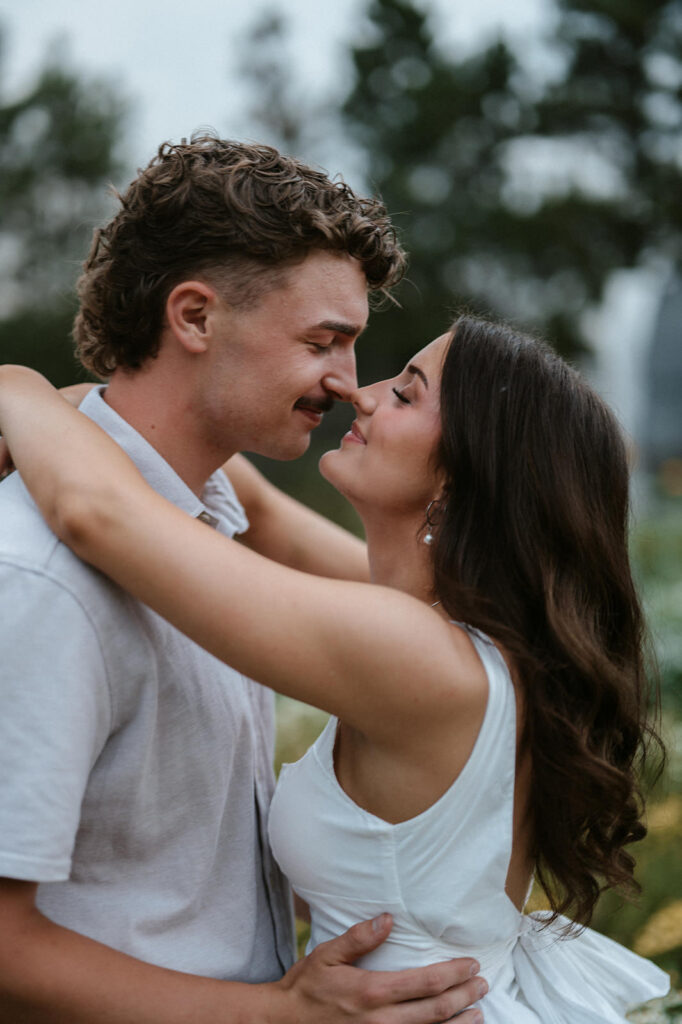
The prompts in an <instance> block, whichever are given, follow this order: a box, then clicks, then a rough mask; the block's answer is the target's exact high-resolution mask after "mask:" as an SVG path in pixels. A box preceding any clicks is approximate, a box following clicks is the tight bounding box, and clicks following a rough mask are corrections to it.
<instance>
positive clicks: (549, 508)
mask: <svg viewBox="0 0 682 1024" xmlns="http://www.w3.org/2000/svg"><path fill="white" fill-rule="evenodd" d="M441 422H442V437H441V441H440V446H439V452H438V459H439V463H440V466H441V467H442V469H443V470H444V473H445V477H446V484H445V488H444V492H443V496H442V502H441V504H440V507H439V511H438V517H437V521H436V523H435V526H432V527H431V532H432V534H433V535H434V541H433V545H432V547H431V552H432V557H433V561H434V572H435V591H436V595H437V596H438V597H439V598H440V600H441V601H442V604H443V606H444V607H445V609H446V610H447V611H448V613H449V614H450V616H451V617H452V618H453V619H458V620H464V621H466V622H468V623H470V624H471V625H472V626H474V627H476V628H479V629H481V630H482V631H483V632H485V633H487V634H488V635H489V636H491V637H492V638H493V639H495V640H496V641H498V642H499V643H500V644H502V645H503V646H504V647H505V648H506V649H507V650H508V651H509V652H510V654H511V656H512V658H513V661H514V665H515V669H516V672H517V675H518V679H519V681H520V684H521V686H522V688H523V700H524V705H525V720H524V731H523V736H522V745H523V746H522V749H524V750H526V751H528V752H529V753H530V758H531V764H532V769H531V793H530V816H531V824H532V829H533V836H534V853H535V861H536V874H537V878H538V880H539V882H540V883H541V885H542V887H543V888H544V890H545V892H546V894H547V897H548V899H549V902H550V906H551V908H552V911H553V914H552V917H551V919H552V920H553V919H554V918H555V917H556V915H557V914H559V913H562V914H563V913H569V914H570V915H571V916H572V917H573V918H574V920H576V921H577V922H579V923H580V924H586V923H587V922H589V920H590V918H591V915H592V911H593V909H594V906H595V903H596V901H597V898H598V896H599V893H600V892H601V891H602V890H603V889H605V888H610V887H617V888H620V889H622V890H624V891H625V892H626V893H628V892H630V893H631V892H636V891H638V886H637V884H636V882H635V880H634V878H633V868H634V859H633V857H632V856H631V854H630V853H628V852H627V851H626V849H625V847H626V845H627V844H628V843H631V842H633V841H635V840H638V839H641V838H642V837H643V836H644V835H645V834H646V828H645V826H644V824H643V822H642V813H643V803H642V797H641V791H640V785H639V781H638V779H639V777H640V772H641V770H642V768H643V766H644V761H645V759H646V756H647V752H649V753H650V752H651V751H650V748H651V746H652V743H653V745H654V746H655V747H656V748H657V750H658V751H659V752H660V754H661V756H662V755H663V747H662V744H661V743H660V740H659V738H658V736H657V735H656V732H655V730H654V728H653V726H652V725H651V724H650V723H649V721H648V718H647V716H648V711H649V706H650V696H651V694H650V692H649V690H650V683H649V682H648V677H647V671H646V668H645V663H644V655H643V651H644V650H645V649H646V644H645V630H644V623H643V617H642V611H641V608H640V604H639V601H638V597H637V593H636V590H635V587H634V584H633V580H632V575H631V571H630V564H629V556H628V536H627V534H628V502H629V479H628V476H629V474H628V466H627V455H626V449H625V445H624V442H623V438H622V436H621V432H620V429H619V426H618V424H617V422H616V420H615V418H614V416H613V414H612V413H611V412H610V410H609V409H608V407H607V406H606V405H605V403H604V402H603V401H602V400H601V399H600V398H599V396H598V395H597V394H596V393H595V392H594V391H593V390H592V389H591V388H590V387H589V385H588V384H587V383H586V382H585V381H584V380H583V379H582V378H581V377H580V376H579V374H578V373H577V372H576V371H575V370H573V369H572V368H571V367H570V366H568V365H567V364H566V363H565V362H564V361H563V360H561V359H560V358H559V357H558V356H557V355H556V354H555V353H553V352H552V351H551V349H549V348H548V347H547V346H545V345H544V344H542V343H541V342H539V341H537V340H535V339H533V338H530V337H527V336H524V335H521V334H519V333H516V332H514V331H512V330H511V329H510V328H507V327H506V326H501V325H496V324H490V323H487V322H485V321H483V320H479V319H477V318H473V317H469V316H463V317H460V318H459V319H458V320H457V321H456V323H455V325H454V328H453V333H452V340H451V343H450V345H449V348H448V352H447V354H446V357H445V360H444V365H443V372H442V383H441ZM653 689H654V690H655V689H656V687H655V685H654V686H653ZM661 763H662V761H661Z"/></svg>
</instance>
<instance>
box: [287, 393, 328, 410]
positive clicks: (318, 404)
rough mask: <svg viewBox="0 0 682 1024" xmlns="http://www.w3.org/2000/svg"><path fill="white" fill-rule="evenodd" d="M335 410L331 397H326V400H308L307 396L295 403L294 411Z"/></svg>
mask: <svg viewBox="0 0 682 1024" xmlns="http://www.w3.org/2000/svg"><path fill="white" fill-rule="evenodd" d="M333 408H334V399H333V398H332V396H331V395H325V396H324V398H307V397H306V396H305V395H304V396H303V398H299V400H298V401H297V402H295V403H294V409H310V410H312V412H320V413H325V412H330V410H331V409H333Z"/></svg>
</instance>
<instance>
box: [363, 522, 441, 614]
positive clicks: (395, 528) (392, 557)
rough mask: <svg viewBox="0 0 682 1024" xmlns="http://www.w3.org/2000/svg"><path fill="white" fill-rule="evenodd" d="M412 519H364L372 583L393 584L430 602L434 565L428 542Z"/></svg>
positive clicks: (395, 587)
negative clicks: (419, 534) (391, 520)
mask: <svg viewBox="0 0 682 1024" xmlns="http://www.w3.org/2000/svg"><path fill="white" fill-rule="evenodd" d="M418 530H419V524H417V523H415V522H414V521H411V522H404V521H401V522H390V523H387V522H386V521H383V522H381V523H373V524H368V523H365V534H366V538H367V554H368V558H369V570H370V578H371V581H372V583H378V584H380V585H381V586H384V587H393V589H394V590H402V591H403V592H404V593H406V594H411V595H412V596H413V597H416V598H418V599H419V600H420V601H427V602H429V603H431V602H433V601H434V600H435V598H434V595H433V568H432V564H431V557H430V552H429V547H428V545H426V544H424V542H423V541H420V540H419V538H418V536H417V534H418Z"/></svg>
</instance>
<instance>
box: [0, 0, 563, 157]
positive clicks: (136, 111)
mask: <svg viewBox="0 0 682 1024" xmlns="http://www.w3.org/2000/svg"><path fill="white" fill-rule="evenodd" d="M273 6H277V7H278V8H279V9H280V10H281V11H283V12H284V13H285V15H286V17H287V19H288V20H289V21H290V22H291V25H292V30H293V31H292V41H291V43H292V45H291V63H292V66H295V71H296V75H297V76H298V77H299V78H300V79H301V80H302V81H303V83H304V84H305V86H306V88H309V89H310V90H311V91H314V93H315V94H318V93H319V92H323V93H326V92H336V93H337V94H339V95H343V93H344V91H345V80H346V79H347V78H348V75H349V70H350V69H349V68H348V66H347V65H346V64H345V63H344V60H343V55H344V52H345V47H344V43H347V41H348V40H358V39H362V37H363V28H362V12H363V11H364V10H365V9H366V6H367V0H336V2H333V3H325V2H324V0H289V2H287V0H278V2H274V3H273V2H270V3H268V0H220V2H219V0H190V2H187V0H182V2H179V0H114V2H111V0H109V2H106V3H105V2H102V0H67V2H64V0H61V2H60V0H19V2H18V3H17V0H0V25H3V26H4V29H5V32H6V39H5V68H4V81H3V92H4V94H5V96H7V95H8V93H9V94H10V95H11V94H16V93H18V92H20V91H21V89H22V87H24V86H25V85H27V84H28V83H29V82H30V80H31V79H32V78H33V77H34V76H35V74H36V72H37V70H38V68H39V67H40V65H41V63H42V62H43V60H44V58H45V54H46V53H47V52H48V50H49V49H52V48H54V46H55V45H56V42H57V41H58V40H60V39H61V40H62V41H63V42H64V43H65V44H66V46H67V52H68V54H69V61H70V63H71V64H72V65H73V67H75V68H76V69H78V70H80V71H83V72H87V73H88V74H95V75H101V76H104V77H106V78H108V79H109V80H110V81H112V82H114V83H115V85H116V86H117V87H119V88H120V89H121V92H122V93H123V94H124V95H126V96H129V97H130V98H131V100H132V103H133V110H132V113H131V117H130V121H129V139H128V146H127V148H128V151H129V155H130V164H131V166H132V167H137V166H139V165H140V164H143V163H146V162H147V160H148V159H149V158H150V157H151V156H152V154H153V152H154V150H155V149H156V147H157V145H158V144H159V142H161V141H163V140H165V139H172V140H174V141H177V140H178V139H180V138H181V137H183V136H187V135H190V134H191V133H192V131H193V130H195V129H197V128H200V127H203V126H211V127H213V128H215V129H216V130H217V131H219V132H220V133H221V134H223V135H227V136H232V137H235V136H236V137H242V138H243V137H253V133H252V132H250V131H249V128H250V127H251V126H250V125H249V122H248V120H247V119H246V118H245V116H244V109H243V108H244V104H243V99H244V92H243V90H242V88H241V87H240V82H239V79H238V71H237V69H238V66H239V57H240V49H241V40H242V39H243V35H244V32H245V31H246V29H247V27H248V25H249V24H250V23H252V22H253V20H254V18H255V17H256V15H257V14H258V12H262V11H263V10H265V9H266V8H268V7H270V8H272V7H273ZM426 6H427V7H428V8H429V9H430V10H431V11H433V12H434V19H435V21H434V23H435V25H436V27H437V31H438V35H439V38H440V39H442V41H443V44H444V45H446V46H447V47H455V48H457V49H458V50H459V49H466V48H468V47H470V46H471V44H472V43H473V42H476V41H478V39H480V38H481V36H482V35H486V34H488V33H494V32H496V31H498V30H499V29H500V28H502V29H503V30H505V32H509V33H511V34H512V36H515V37H516V39H517V40H520V41H525V40H526V39H527V38H528V37H529V35H534V34H537V33H538V31H539V28H540V26H541V25H542V24H543V23H544V22H545V21H546V20H547V18H548V16H549V14H548V12H549V9H550V4H549V0H514V2H513V3H510V2H509V0H478V2H477V3H473V4H472V3H471V0H431V2H430V3H428V4H427V5H426ZM253 132H254V133H255V132H257V129H253ZM263 141H267V140H263ZM330 170H334V171H337V170H341V171H343V170H344V167H343V160H342V159H341V154H340V160H339V163H338V166H337V167H335V168H333V169H332V168H330Z"/></svg>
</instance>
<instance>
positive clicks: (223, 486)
mask: <svg viewBox="0 0 682 1024" xmlns="http://www.w3.org/2000/svg"><path fill="white" fill-rule="evenodd" d="M105 390H106V389H105V388H104V387H97V388H93V389H92V390H91V391H90V392H89V394H88V395H86V397H85V398H84V399H83V401H82V402H81V404H80V410H81V412H84V413H85V414H86V416H89V417H90V419H91V420H94V422H95V423H97V425H98V426H100V427H101V428H102V430H104V431H106V433H107V434H109V436H110V437H111V438H113V440H114V441H116V443H117V444H118V445H120V447H121V448H122V449H123V451H124V452H125V453H126V455H128V456H129V457H130V458H131V459H132V460H133V462H134V463H135V465H136V466H137V468H138V469H139V471H140V473H142V476H143V477H144V478H145V480H146V481H147V483H148V484H149V485H150V487H153V488H154V490H155V491H157V492H158V493H159V494H161V495H162V496H163V497H164V498H166V499H167V500H168V501H172V502H173V504H174V505H177V507H178V508H181V509H182V510H183V512H187V514H188V515H190V516H193V517H194V518H195V519H201V520H202V522H204V523H208V524H209V526H214V527H215V528H216V529H218V530H219V531H220V532H221V533H224V534H226V535H227V536H228V537H232V536H234V534H235V533H244V532H245V531H246V530H248V528H249V521H248V519H247V518H246V513H245V512H244V509H243V508H242V506H241V504H240V502H239V499H238V498H237V495H236V494H235V492H234V488H233V487H232V484H231V483H230V481H229V480H228V478H227V476H226V475H225V473H223V472H222V470H220V469H219V470H217V471H216V472H215V473H214V474H213V475H212V476H211V477H209V479H208V480H207V482H206V486H205V488H204V490H203V493H202V495H201V499H200V498H198V497H197V496H196V494H195V493H194V492H193V491H192V490H191V488H189V487H188V486H187V484H186V483H185V482H184V480H182V479H181V478H180V477H179V476H178V474H177V473H176V472H175V470H174V469H173V468H172V467H171V466H170V465H169V464H168V463H167V462H166V460H165V459H164V458H162V457H161V455H159V453H158V452H157V450H156V449H155V448H154V447H152V445H150V444H149V442H148V441H146V440H145V439H144V437H142V435H141V434H139V433H138V432H137V430H135V428H134V427H132V426H131V425H130V423H128V422H127V421H126V420H124V419H123V417H122V416H119V414H118V413H117V412H115V411H114V410H113V409H112V408H111V406H109V405H107V403H106V402H105V401H104V397H103V393H104V391H105Z"/></svg>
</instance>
